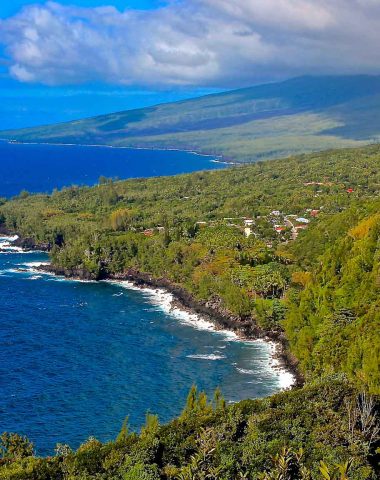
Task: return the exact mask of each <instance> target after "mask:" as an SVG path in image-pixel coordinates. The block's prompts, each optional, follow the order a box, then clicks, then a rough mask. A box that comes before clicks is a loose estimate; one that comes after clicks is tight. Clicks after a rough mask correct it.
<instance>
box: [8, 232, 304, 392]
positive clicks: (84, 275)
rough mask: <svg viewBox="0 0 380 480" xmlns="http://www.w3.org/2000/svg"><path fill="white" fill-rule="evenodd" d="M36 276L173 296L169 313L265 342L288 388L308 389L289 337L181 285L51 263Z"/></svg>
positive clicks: (28, 243) (24, 244) (43, 248)
mask: <svg viewBox="0 0 380 480" xmlns="http://www.w3.org/2000/svg"><path fill="white" fill-rule="evenodd" d="M0 236H3V237H9V238H10V239H12V241H11V243H12V245H14V246H15V247H16V249H15V250H14V251H15V252H16V253H17V252H19V253H21V252H38V251H39V252H45V253H46V252H49V250H50V245H49V244H47V243H44V244H37V243H36V242H35V241H34V240H33V239H32V238H22V237H21V236H19V235H18V234H16V233H14V232H11V231H9V230H8V229H6V228H1V226H0ZM34 269H35V271H36V272H40V273H41V272H45V273H49V274H53V275H56V276H60V277H64V278H67V279H72V280H80V281H109V282H112V283H119V284H125V286H126V287H127V288H130V289H139V290H145V291H150V292H154V293H157V292H160V293H161V294H162V293H163V294H166V295H169V296H171V298H170V302H169V303H170V308H169V312H170V311H173V310H177V311H182V312H185V313H186V314H187V315H189V316H191V315H193V316H194V315H195V316H198V318H199V319H201V320H202V321H204V322H207V323H208V324H209V325H212V328H213V330H215V331H224V332H230V334H233V335H235V336H236V339H237V340H240V341H261V342H265V343H266V344H268V345H269V346H270V349H271V358H272V360H271V362H270V365H269V366H270V367H272V368H274V369H276V370H278V371H281V372H283V375H284V376H285V375H286V376H287V378H288V380H287V382H286V383H287V384H286V385H285V386H284V387H283V389H284V388H285V389H286V388H295V387H301V386H303V385H304V383H305V380H304V377H303V375H302V374H301V372H300V371H299V369H298V361H297V359H296V358H295V357H294V355H292V354H291V352H290V349H289V344H288V341H287V339H286V337H285V334H284V333H283V332H281V331H267V330H264V329H262V328H260V327H259V326H258V325H257V324H256V323H255V321H254V319H253V318H250V317H249V318H241V317H239V316H236V315H233V314H231V313H230V312H228V311H226V310H224V309H223V308H221V306H220V304H219V303H218V302H217V301H212V300H209V301H200V300H197V299H195V298H194V297H193V295H191V294H190V293H189V292H188V291H187V290H185V289H184V288H182V287H181V286H179V285H175V284H173V283H172V282H170V281H169V280H168V279H166V278H155V277H153V276H152V275H149V274H148V273H144V272H140V271H137V270H134V269H129V270H127V271H126V272H124V273H119V274H109V275H103V276H102V277H101V278H95V277H94V275H92V274H91V273H90V272H88V271H86V270H84V269H79V268H78V269H63V268H59V267H55V266H54V265H52V264H51V263H48V264H40V265H36V266H35V268H34Z"/></svg>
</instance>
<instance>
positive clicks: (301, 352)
mask: <svg viewBox="0 0 380 480" xmlns="http://www.w3.org/2000/svg"><path fill="white" fill-rule="evenodd" d="M379 185H380V147H379V146H378V145H374V146H370V147H365V148H360V149H349V150H334V151H328V152H324V153H318V154H309V155H301V156H299V157H293V158H291V159H286V160H277V161H270V162H259V163H258V164H255V165H249V166H240V167H235V168H231V169H228V170H223V171H213V172H198V173H193V174H188V175H180V176H176V177H166V178H150V179H141V180H128V181H120V182H112V181H111V180H108V181H107V180H104V179H103V181H102V183H101V184H99V185H98V186H96V187H82V188H79V187H72V188H65V189H63V190H62V191H60V192H58V191H56V192H54V193H53V194H52V195H50V196H49V195H28V194H27V193H26V192H24V193H23V194H21V195H20V196H19V197H17V198H15V199H13V200H10V201H5V200H4V201H3V204H2V205H1V206H0V228H1V229H2V230H3V231H4V230H8V231H17V232H19V233H20V234H21V235H23V236H24V237H27V236H29V237H31V239H29V240H28V244H29V245H31V244H32V243H33V241H36V242H39V243H41V242H45V243H49V244H50V248H51V258H52V262H53V265H54V267H55V268H56V269H57V271H61V272H62V273H65V274H66V275H71V274H75V275H85V276H86V278H92V279H104V278H113V277H115V276H116V277H118V278H125V277H123V276H126V275H127V276H128V275H130V274H132V275H136V274H137V273H138V274H140V275H144V274H145V275H146V278H150V279H151V280H152V281H154V280H155V279H157V280H158V279H165V280H166V281H167V282H169V284H170V285H173V286H176V287H178V288H181V289H182V290H185V291H186V292H188V293H189V294H190V295H191V296H192V298H194V299H195V300H196V301H197V302H199V303H200V304H202V302H203V304H204V302H207V301H209V300H210V299H212V301H213V308H215V305H216V309H217V310H216V312H217V311H220V310H218V309H221V311H223V312H228V313H229V315H230V320H231V321H232V322H235V324H236V325H237V328H239V329H240V332H241V333H246V334H252V333H253V334H257V333H258V331H259V332H261V333H263V332H265V333H266V334H268V335H272V338H278V339H279V338H282V339H283V341H284V344H285V345H286V346H287V348H288V349H290V353H291V354H292V355H295V356H296V357H297V359H298V361H299V370H300V371H301V372H302V373H303V375H304V378H305V380H306V384H305V385H304V386H303V387H302V388H296V389H294V390H292V391H290V392H283V393H280V394H277V395H274V396H272V397H270V398H265V399H261V400H246V401H243V402H240V403H238V404H235V405H232V406H226V405H225V402H224V401H223V399H222V398H221V396H220V392H216V395H215V398H214V401H213V402H210V401H209V400H207V398H206V397H205V395H204V394H203V393H197V392H196V390H195V389H194V388H193V389H192V390H191V392H190V394H189V397H188V401H187V404H186V406H185V408H184V411H183V413H182V415H181V416H180V417H179V418H177V419H175V420H173V421H172V422H171V423H169V424H167V425H160V424H159V421H158V419H157V417H155V416H154V415H151V414H148V415H147V420H146V425H145V426H144V427H142V430H141V433H140V434H136V433H129V432H128V430H127V427H126V425H125V426H124V427H123V429H122V430H121V432H120V434H119V436H118V437H117V439H115V441H113V442H109V443H107V444H102V443H100V442H98V441H97V440H95V439H93V438H92V439H89V440H88V441H87V442H85V443H84V444H83V445H82V446H81V447H80V448H79V449H78V450H77V451H76V452H73V451H72V450H71V449H70V448H69V447H68V446H67V445H58V446H57V454H56V456H55V457H48V458H46V459H41V458H38V457H35V456H33V446H32V445H30V443H29V442H28V441H27V439H25V438H22V437H19V436H17V435H13V436H12V435H11V436H9V435H3V436H2V437H0V451H1V453H0V456H1V457H2V459H1V460H0V478H2V479H6V480H16V479H17V480H24V479H25V480H51V479H55V480H60V479H62V480H63V479H65V478H67V479H72V480H81V479H84V478H86V479H94V480H95V479H109V480H111V479H112V480H122V479H123V480H137V479H138V480H170V479H171V480H194V479H199V480H201V479H203V480H205V479H214V480H216V479H218V480H231V479H235V478H236V479H237V478H241V479H242V480H243V479H245V480H256V479H259V478H260V479H263V480H270V479H280V478H284V479H285V478H286V479H289V480H301V479H309V480H320V479H336V480H338V479H339V480H348V479H349V480H374V479H376V478H379V477H378V475H379V447H380V436H379V421H378V419H376V411H377V410H378V398H379V397H378V395H379V393H380V371H379V364H380V361H379V358H380V350H379V349H380V338H379V333H380V328H379V314H378V311H379V301H378V298H379V293H380V291H379V289H380V285H379V268H380V260H379V258H380V257H379V238H380V218H379V214H378V211H379V208H380V207H379V206H380V200H379ZM305 220H306V222H305ZM247 222H248V225H250V226H249V227H248V228H249V233H250V235H248V236H247V235H246V234H247V230H246V228H247ZM279 226H281V228H280V229H278V227H279ZM297 228H298V230H297ZM135 278H137V277H135ZM233 325H234V324H233V323H232V324H231V328H233ZM257 327H258V329H257ZM284 335H285V336H286V340H285V339H284ZM273 336H274V337H273ZM128 413H130V412H126V414H128ZM21 433H22V432H21ZM62 440H63V441H64V440H65V439H62ZM321 462H322V463H321Z"/></svg>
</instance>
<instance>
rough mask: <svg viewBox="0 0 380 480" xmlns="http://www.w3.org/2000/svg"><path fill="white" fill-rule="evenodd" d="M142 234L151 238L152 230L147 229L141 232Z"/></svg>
mask: <svg viewBox="0 0 380 480" xmlns="http://www.w3.org/2000/svg"><path fill="white" fill-rule="evenodd" d="M143 234H144V235H145V236H146V237H153V235H154V230H153V228H147V229H146V230H144V231H143Z"/></svg>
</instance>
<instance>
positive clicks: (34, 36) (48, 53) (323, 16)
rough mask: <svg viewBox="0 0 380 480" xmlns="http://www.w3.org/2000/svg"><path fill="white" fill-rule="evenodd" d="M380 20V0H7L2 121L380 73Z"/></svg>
mask: <svg viewBox="0 0 380 480" xmlns="http://www.w3.org/2000/svg"><path fill="white" fill-rule="evenodd" d="M379 24H380V1H379V0H167V1H164V0H162V1H159V0H124V1H122V0H70V1H68V0H57V1H54V2H52V1H42V0H41V1H37V0H34V1H33V0H1V4H0V102H1V104H0V128H13V127H19V126H27V125H32V124H38V123H53V122H56V121H59V120H68V119H71V118H79V117H83V116H89V115H94V114H97V113H105V112H107V111H114V110H122V109H126V108H137V107H142V106H146V105H152V104H155V103H162V102H165V101H172V100H177V99H182V98H190V97H192V96H198V95H201V94H204V93H210V92H215V91H221V90H226V89H232V88H239V87H245V86H249V85H254V84H258V83H263V82H271V81H279V80H282V79H286V78H290V77H295V76H299V75H325V74H339V75H343V74H358V73H366V74H379V73H380V49H379V48H378V45H379V41H380V29H379V28H378V25H379ZM1 105H2V106H1Z"/></svg>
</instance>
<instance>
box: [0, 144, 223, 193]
mask: <svg viewBox="0 0 380 480" xmlns="http://www.w3.org/2000/svg"><path fill="white" fill-rule="evenodd" d="M215 160H216V158H215V157H212V156H205V155H198V154H196V153H191V152H182V151H176V150H143V149H141V150H139V149H128V148H111V147H88V146H76V145H38V144H19V143H7V142H0V197H6V198H9V197H12V196H15V195H18V194H19V193H20V192H21V191H22V190H27V191H29V192H32V193H37V192H38V193H46V192H48V193H49V192H51V191H52V190H53V189H54V188H58V189H60V188H62V187H65V186H71V185H95V184H96V183H97V182H98V179H99V177H100V176H101V175H103V176H105V177H108V178H115V177H118V178H120V179H126V178H141V177H153V176H161V175H176V174H179V173H189V172H194V171H198V170H212V169H220V168H225V167H226V165H225V164H223V163H218V162H215Z"/></svg>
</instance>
